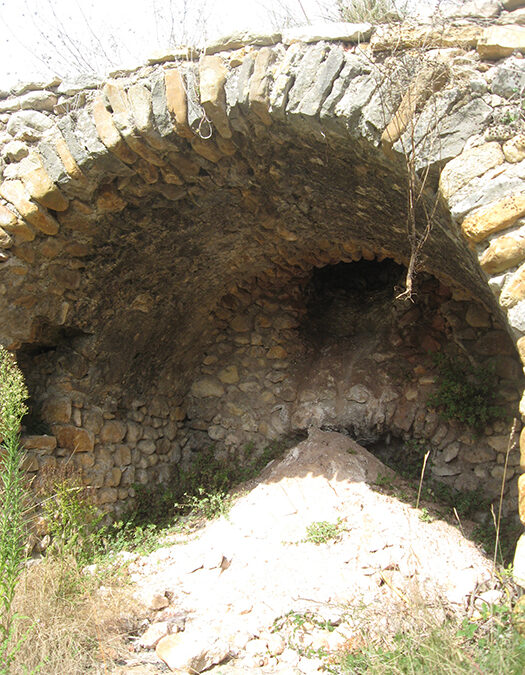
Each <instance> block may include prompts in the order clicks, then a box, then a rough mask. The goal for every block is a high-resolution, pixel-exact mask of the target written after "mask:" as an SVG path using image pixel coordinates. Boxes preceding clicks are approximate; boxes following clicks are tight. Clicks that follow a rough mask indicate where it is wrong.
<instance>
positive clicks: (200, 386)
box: [191, 377, 224, 398]
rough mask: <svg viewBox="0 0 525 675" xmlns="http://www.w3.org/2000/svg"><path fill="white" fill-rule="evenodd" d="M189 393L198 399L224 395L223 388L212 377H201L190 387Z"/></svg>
mask: <svg viewBox="0 0 525 675" xmlns="http://www.w3.org/2000/svg"><path fill="white" fill-rule="evenodd" d="M191 393H192V395H193V396H197V397H199V398H208V397H219V396H222V395H223V394H224V387H223V386H222V384H221V383H220V381H219V380H217V379H215V378H214V377H203V378H201V379H200V380H197V381H196V382H194V383H193V384H192V385H191Z"/></svg>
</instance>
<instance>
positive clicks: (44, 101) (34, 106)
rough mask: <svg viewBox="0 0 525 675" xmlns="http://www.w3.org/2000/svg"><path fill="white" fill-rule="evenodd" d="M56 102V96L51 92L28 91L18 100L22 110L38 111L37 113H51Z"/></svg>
mask: <svg viewBox="0 0 525 675" xmlns="http://www.w3.org/2000/svg"><path fill="white" fill-rule="evenodd" d="M57 100H58V99H57V96H56V95H55V94H54V93H53V92H51V91H30V92H29V93H28V94H25V95H24V96H21V97H20V98H19V102H20V108H21V109H22V110H38V111H39V112H42V111H46V112H52V111H53V107H54V106H55V105H56V103H57Z"/></svg>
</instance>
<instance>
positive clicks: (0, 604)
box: [0, 346, 28, 673]
mask: <svg viewBox="0 0 525 675" xmlns="http://www.w3.org/2000/svg"><path fill="white" fill-rule="evenodd" d="M27 398H28V392H27V388H26V386H25V383H24V377H23V375H22V372H21V371H20V369H19V368H18V366H17V364H16V362H15V360H14V358H13V357H12V356H11V354H10V353H9V352H8V351H7V350H6V349H5V348H4V347H2V346H0V442H1V443H0V672H1V673H8V672H9V669H10V664H12V663H13V661H14V659H15V656H16V653H17V651H18V649H19V647H20V643H19V642H18V641H17V640H16V639H14V629H15V623H16V620H17V616H16V614H15V613H14V611H13V600H14V597H15V590H16V586H17V584H18V581H19V579H20V575H21V573H22V569H23V563H24V559H25V535H26V532H27V517H26V515H27V514H26V508H27V501H28V499H27V493H28V490H27V486H26V484H25V478H24V475H23V472H22V461H23V458H24V453H23V450H22V447H21V445H20V424H21V422H22V417H23V416H24V415H25V413H26V411H27V408H26V405H25V401H26V400H27ZM21 639H23V637H22V638H21Z"/></svg>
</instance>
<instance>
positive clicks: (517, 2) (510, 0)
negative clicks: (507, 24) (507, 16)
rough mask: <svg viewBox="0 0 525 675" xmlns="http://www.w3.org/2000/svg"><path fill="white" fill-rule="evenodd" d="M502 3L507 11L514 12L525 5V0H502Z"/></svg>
mask: <svg viewBox="0 0 525 675" xmlns="http://www.w3.org/2000/svg"><path fill="white" fill-rule="evenodd" d="M501 4H502V5H503V7H505V9H506V10H507V12H512V11H513V10H515V9H518V8H519V7H525V0H501Z"/></svg>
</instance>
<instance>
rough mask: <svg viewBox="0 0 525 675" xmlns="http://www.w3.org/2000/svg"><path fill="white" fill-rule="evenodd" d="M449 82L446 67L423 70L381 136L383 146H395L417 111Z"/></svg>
mask: <svg viewBox="0 0 525 675" xmlns="http://www.w3.org/2000/svg"><path fill="white" fill-rule="evenodd" d="M447 80H448V70H447V68H446V67H445V66H433V67H432V68H430V67H426V68H423V69H422V70H421V71H420V72H419V73H418V74H417V75H416V78H415V80H414V81H413V82H412V83H411V84H410V86H409V87H408V91H407V92H406V94H404V96H403V98H402V100H401V103H400V105H399V108H398V109H397V111H396V113H395V115H394V116H393V118H392V119H391V121H390V122H389V123H388V126H387V127H386V129H385V130H384V132H383V135H382V136H381V141H382V143H383V144H390V145H393V144H394V143H395V142H396V141H398V140H399V139H400V138H401V136H402V135H403V134H404V133H405V130H406V129H407V127H408V125H409V122H410V120H412V119H413V117H414V115H415V114H416V112H417V110H421V109H422V108H423V106H424V104H425V102H426V101H427V100H428V99H429V98H430V96H431V95H432V94H433V93H434V92H436V91H439V90H440V89H441V88H442V87H443V86H444V85H445V84H446V82H447Z"/></svg>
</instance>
